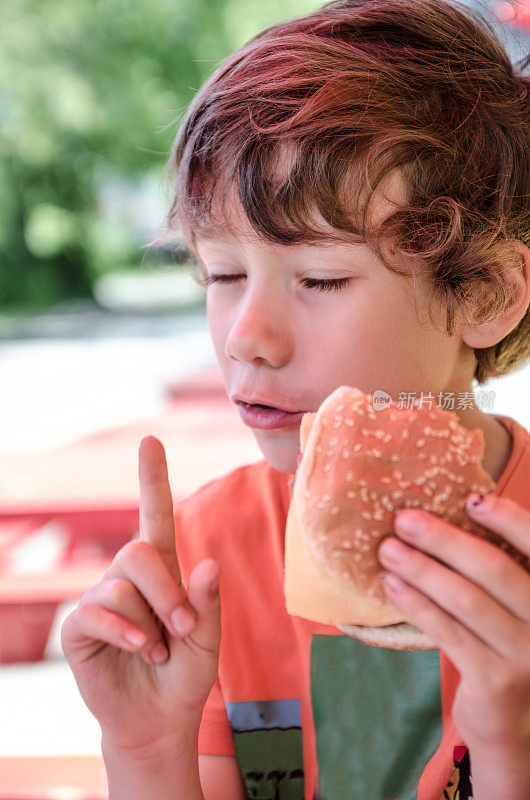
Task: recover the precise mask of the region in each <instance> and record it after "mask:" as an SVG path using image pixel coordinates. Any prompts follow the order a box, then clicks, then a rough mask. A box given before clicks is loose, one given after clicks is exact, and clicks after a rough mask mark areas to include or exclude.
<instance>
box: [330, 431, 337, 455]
mask: <svg viewBox="0 0 530 800" xmlns="http://www.w3.org/2000/svg"><path fill="white" fill-rule="evenodd" d="M338 443H339V440H338V439H337V437H336V436H335V437H334V438H333V439H332V440H331V441H330V443H329V446H330V447H335V445H336V444H338ZM328 455H329V453H328Z"/></svg>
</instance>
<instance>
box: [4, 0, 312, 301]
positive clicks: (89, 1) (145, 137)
mask: <svg viewBox="0 0 530 800" xmlns="http://www.w3.org/2000/svg"><path fill="white" fill-rule="evenodd" d="M318 5H319V3H318V2H315V0H312V1H311V0H269V2H267V3H262V2H261V0H149V2H146V0H2V4H1V10H0V305H1V306H2V307H3V308H4V309H6V308H10V307H24V306H26V307H28V308H38V307H45V306H47V305H50V304H52V303H54V302H57V301H58V300H61V299H63V298H73V297H91V295H92V291H91V287H92V286H93V283H94V281H95V280H96V279H97V277H98V276H99V275H101V274H103V273H104V272H107V271H109V270H111V269H112V270H115V269H116V268H119V267H120V266H130V265H136V264H138V263H139V262H140V261H141V258H142V255H141V251H140V245H141V244H142V243H143V241H145V238H146V237H147V236H148V231H149V220H148V219H147V220H146V219H142V215H144V214H145V209H146V206H147V209H148V210H149V205H148V202H147V200H146V202H144V205H143V206H142V205H139V206H138V205H136V206H134V204H129V201H130V198H131V197H134V195H135V193H137V194H138V195H140V194H141V195H142V196H144V198H148V197H151V198H152V197H153V196H156V195H157V192H158V196H159V199H160V200H162V196H161V192H160V187H159V184H160V180H161V177H162V174H163V168H164V164H165V160H166V155H167V152H168V150H169V147H170V145H171V141H172V138H173V136H174V133H175V130H176V126H175V124H171V123H172V122H178V120H179V119H180V116H181V114H182V112H183V111H184V109H185V108H186V106H187V104H188V102H189V101H190V100H191V98H192V96H193V94H194V92H195V91H196V89H197V88H198V87H199V86H200V85H201V83H202V82H203V81H204V80H205V79H206V78H207V77H208V75H209V74H211V72H212V71H213V69H214V68H215V67H216V65H217V64H218V62H219V61H220V60H222V59H223V58H224V57H225V56H226V55H227V54H228V53H229V52H231V51H232V50H234V49H235V48H236V47H238V46H240V45H241V44H242V43H243V42H244V41H246V40H247V39H248V38H249V37H250V36H252V35H254V33H256V32H257V31H259V30H261V29H262V28H263V27H265V26H266V25H269V24H273V23H274V22H277V21H278V20H280V19H285V18H287V17H290V16H294V15H296V14H299V13H304V12H308V11H310V10H311V9H313V8H315V7H317V6H318ZM152 216H156V211H155V212H154V213H153V211H152V213H151V217H152ZM151 221H152V220H151ZM131 231H134V232H135V233H131Z"/></svg>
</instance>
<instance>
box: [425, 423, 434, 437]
mask: <svg viewBox="0 0 530 800" xmlns="http://www.w3.org/2000/svg"><path fill="white" fill-rule="evenodd" d="M423 433H424V434H425V436H430V434H431V433H432V431H431V429H430V428H429V426H428V425H427V427H426V428H424V429H423Z"/></svg>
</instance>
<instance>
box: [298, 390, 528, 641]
mask: <svg viewBox="0 0 530 800" xmlns="http://www.w3.org/2000/svg"><path fill="white" fill-rule="evenodd" d="M300 450H301V452H300V456H299V459H298V467H297V470H296V474H295V478H294V485H293V488H292V494H291V501H290V505H289V511H288V516H287V524H286V544H285V596H286V607H287V611H288V613H289V614H294V615H296V616H300V617H303V618H305V619H309V620H312V621H315V622H321V623H324V624H327V625H334V626H336V627H337V628H339V629H340V630H341V631H342V632H343V633H345V634H347V635H349V636H353V637H355V638H357V639H360V640H361V641H362V642H364V643H365V644H370V645H374V646H379V647H389V648H392V649H397V650H420V649H421V650H428V649H435V646H434V644H433V643H432V642H431V641H430V640H429V639H428V637H427V636H425V635H424V634H423V633H422V632H421V631H419V630H418V629H417V628H416V627H415V626H414V625H413V624H412V623H411V621H410V620H408V619H406V618H405V617H404V616H403V614H402V613H401V612H400V611H399V610H398V609H396V607H395V606H393V605H392V603H391V602H390V601H389V600H388V598H387V597H386V594H385V592H384V589H383V585H382V575H383V572H384V570H383V567H382V566H381V564H380V563H379V560H378V558H377V550H378V547H379V544H380V542H381V540H382V539H383V538H384V537H385V536H389V535H395V533H394V528H393V519H394V514H395V512H396V511H398V510H399V509H402V508H423V509H425V511H428V512H430V513H433V514H437V515H438V516H440V517H443V518H444V519H446V520H447V521H448V522H450V523H452V524H454V525H456V526H458V527H460V528H463V529H465V530H467V531H470V532H472V533H474V534H477V535H478V536H482V537H484V538H487V539H489V540H490V541H493V542H494V543H495V544H497V545H499V546H500V547H502V548H503V549H505V550H508V551H509V552H510V553H511V554H512V555H516V557H517V558H518V560H519V559H520V558H521V554H519V553H518V552H517V551H515V549H514V548H513V547H512V546H511V545H509V544H508V543H507V542H505V541H504V540H503V539H502V537H500V536H498V534H495V533H493V532H492V531H488V530H486V529H485V528H483V527H481V526H480V525H478V524H477V523H476V522H474V521H473V520H472V519H470V517H468V515H467V513H466V511H465V499H466V497H467V495H468V494H469V493H470V492H472V491H474V492H479V493H481V494H486V493H487V492H490V491H492V490H493V489H494V488H495V483H494V482H493V480H492V479H491V477H490V476H489V475H488V473H487V472H485V471H484V469H483V467H482V463H481V462H482V459H483V456H484V451H485V441H484V435H483V433H482V431H481V430H479V429H477V430H471V431H470V430H468V429H467V428H465V427H464V426H463V425H461V423H460V422H459V420H458V417H457V415H456V414H455V413H454V412H451V411H446V410H444V409H441V408H439V407H438V406H436V405H434V404H433V405H432V407H427V406H426V405H423V404H421V403H419V401H418V400H416V401H415V402H414V403H413V404H412V406H411V407H409V408H399V407H398V406H397V404H395V403H389V404H387V406H386V407H385V408H383V409H382V410H377V411H376V410H375V409H374V400H373V397H372V395H370V394H363V392H361V391H360V390H359V389H355V388H352V387H350V386H341V387H339V388H338V389H336V390H335V391H334V392H332V393H331V394H330V395H329V396H328V397H327V398H326V399H325V400H324V402H323V403H322V404H321V406H320V407H319V409H318V411H317V412H316V413H308V414H304V416H303V418H302V421H301V426H300Z"/></svg>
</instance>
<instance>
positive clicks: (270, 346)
mask: <svg viewBox="0 0 530 800" xmlns="http://www.w3.org/2000/svg"><path fill="white" fill-rule="evenodd" d="M293 347H294V336H293V334H292V330H291V327H290V324H289V319H288V318H287V313H286V310H285V309H283V310H282V309H281V308H280V307H279V305H278V303H277V302H275V300H274V299H273V298H269V299H268V300H267V299H266V298H262V299H261V300H260V301H259V302H258V303H257V302H252V303H248V304H247V305H246V306H245V308H244V309H243V310H242V311H241V313H240V314H238V316H237V318H236V320H235V321H234V323H233V325H232V327H231V329H230V331H229V333H228V336H227V337H226V343H225V355H226V356H227V358H232V359H235V360H236V361H241V362H242V363H245V364H250V365H252V366H257V365H259V364H261V363H262V362H263V361H265V362H267V363H268V364H269V365H270V366H272V367H276V368H277V367H281V366H283V365H284V364H286V363H287V362H288V361H289V360H290V359H291V358H292V356H293Z"/></svg>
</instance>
